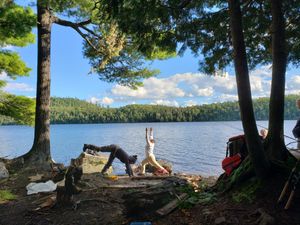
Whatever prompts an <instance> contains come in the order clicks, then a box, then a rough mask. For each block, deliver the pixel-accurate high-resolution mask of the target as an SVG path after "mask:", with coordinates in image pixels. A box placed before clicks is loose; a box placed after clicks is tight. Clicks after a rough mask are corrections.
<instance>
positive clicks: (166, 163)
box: [146, 159, 172, 174]
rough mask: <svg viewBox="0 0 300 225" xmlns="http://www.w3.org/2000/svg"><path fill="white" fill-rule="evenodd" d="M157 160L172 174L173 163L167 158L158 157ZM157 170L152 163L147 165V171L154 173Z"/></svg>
mask: <svg viewBox="0 0 300 225" xmlns="http://www.w3.org/2000/svg"><path fill="white" fill-rule="evenodd" d="M157 162H158V163H159V164H160V165H161V166H162V167H164V168H165V169H166V170H167V171H168V172H169V173H170V174H171V173H172V164H171V163H170V162H168V161H166V160H163V159H158V160H157ZM155 171H156V168H155V167H154V166H152V165H150V164H147V166H146V172H148V173H154V172H155Z"/></svg>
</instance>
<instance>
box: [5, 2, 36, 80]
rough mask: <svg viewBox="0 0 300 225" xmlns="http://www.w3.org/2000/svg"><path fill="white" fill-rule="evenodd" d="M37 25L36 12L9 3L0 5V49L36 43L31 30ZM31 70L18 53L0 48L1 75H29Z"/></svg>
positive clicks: (12, 76) (13, 76)
mask: <svg viewBox="0 0 300 225" xmlns="http://www.w3.org/2000/svg"><path fill="white" fill-rule="evenodd" d="M35 24H36V17H35V15H34V12H33V11H32V10H31V9H30V8H29V7H26V8H24V7H21V6H18V5H16V4H14V3H13V1H7V2H6V4H5V5H4V4H3V5H0V47H6V46H8V45H13V46H19V47H24V46H26V45H28V44H30V43H33V42H34V35H33V34H32V33H31V29H32V27H33V26H35ZM29 71H30V68H28V67H27V66H26V64H25V63H24V62H23V61H22V60H21V58H20V56H19V55H18V54H17V53H14V52H12V51H10V50H3V49H1V48H0V73H1V72H6V73H7V74H8V76H10V77H11V78H13V79H15V78H16V76H24V75H29Z"/></svg>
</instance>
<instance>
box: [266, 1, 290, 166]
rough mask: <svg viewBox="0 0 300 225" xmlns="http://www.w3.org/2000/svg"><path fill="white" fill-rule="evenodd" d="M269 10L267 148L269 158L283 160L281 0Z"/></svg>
mask: <svg viewBox="0 0 300 225" xmlns="http://www.w3.org/2000/svg"><path fill="white" fill-rule="evenodd" d="M271 12H272V59H273V67H272V85H271V96H270V114H269V135H268V139H267V150H268V153H269V155H270V158H271V159H276V160H283V159H284V158H285V156H286V151H285V149H286V148H285V144H284V136H283V134H284V133H283V123H284V91H285V72H286V64H287V52H286V43H285V34H284V33H285V21H284V16H283V13H282V1H281V0H271Z"/></svg>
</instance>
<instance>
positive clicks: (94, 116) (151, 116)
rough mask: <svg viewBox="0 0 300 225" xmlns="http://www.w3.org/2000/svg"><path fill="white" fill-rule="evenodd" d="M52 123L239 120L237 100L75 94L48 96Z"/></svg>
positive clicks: (260, 111)
mask: <svg viewBox="0 0 300 225" xmlns="http://www.w3.org/2000/svg"><path fill="white" fill-rule="evenodd" d="M298 98H300V96H298V95H288V96H286V99H285V119H287V120H289V119H291V120H292V119H297V118H298V117H299V114H300V113H299V111H298V110H297V108H296V106H295V101H296V99H298ZM268 105H269V99H268V98H259V99H255V100H254V109H255V115H256V119H257V120H268V116H269V112H268V109H269V107H268ZM51 108H52V111H51V117H50V118H51V123H52V124H74V123H75V124H80V123H132V122H192V121H232V120H240V112H239V107H238V102H224V103H213V104H207V105H197V106H190V107H170V106H163V105H137V104H134V105H127V106H124V107H120V108H106V107H103V106H99V105H95V104H92V103H89V102H86V101H83V100H79V99H76V98H56V97H55V98H52V99H51ZM0 124H2V125H5V124H6V125H7V124H16V122H14V120H13V119H11V118H9V117H0Z"/></svg>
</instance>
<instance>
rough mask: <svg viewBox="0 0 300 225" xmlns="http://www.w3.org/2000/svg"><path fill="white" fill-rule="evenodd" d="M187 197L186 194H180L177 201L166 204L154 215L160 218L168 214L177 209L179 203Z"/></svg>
mask: <svg viewBox="0 0 300 225" xmlns="http://www.w3.org/2000/svg"><path fill="white" fill-rule="evenodd" d="M187 197H188V194H187V193H183V194H181V195H180V196H179V197H178V198H177V199H174V200H173V201H171V202H169V203H168V204H166V205H165V206H164V207H162V208H160V209H158V210H156V213H157V214H158V215H160V216H165V215H167V214H169V213H170V212H171V211H173V210H174V209H175V208H177V206H178V205H179V203H180V202H181V201H183V200H185V199H186V198H187Z"/></svg>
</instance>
